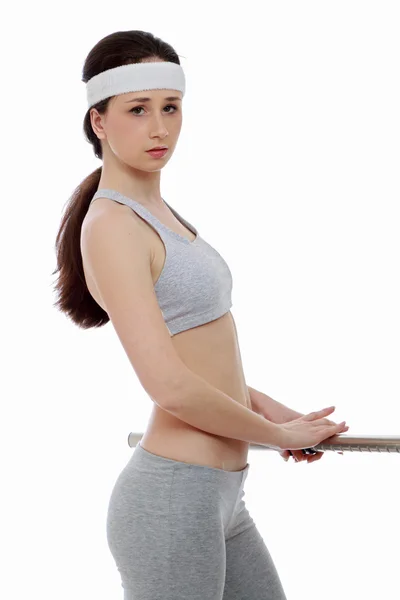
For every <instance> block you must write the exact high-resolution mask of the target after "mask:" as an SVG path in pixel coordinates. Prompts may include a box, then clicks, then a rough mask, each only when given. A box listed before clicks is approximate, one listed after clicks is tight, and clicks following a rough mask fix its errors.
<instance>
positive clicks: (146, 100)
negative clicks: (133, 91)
mask: <svg viewBox="0 0 400 600" xmlns="http://www.w3.org/2000/svg"><path fill="white" fill-rule="evenodd" d="M164 100H168V102H174V101H176V100H181V98H179V96H168V98H164ZM128 102H151V98H132V99H131V100H126V102H125V104H126V103H128Z"/></svg>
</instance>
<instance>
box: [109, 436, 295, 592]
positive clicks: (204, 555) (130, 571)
mask: <svg viewBox="0 0 400 600" xmlns="http://www.w3.org/2000/svg"><path fill="white" fill-rule="evenodd" d="M249 468H250V465H249V464H248V463H247V465H246V467H245V468H244V469H242V470H241V471H225V470H223V469H216V468H213V467H207V466H201V465H195V464H190V463H184V462H179V461H175V460H170V459H169V458H164V457H162V456H158V455H155V454H152V453H151V452H148V451H147V450H145V449H144V448H142V446H141V445H140V444H138V445H137V446H136V447H135V450H134V452H133V454H132V456H131V458H130V459H129V461H128V463H127V465H126V466H125V467H124V469H123V470H122V472H121V473H120V475H119V476H118V478H117V480H116V482H115V485H114V488H113V490H112V493H111V498H110V502H109V506H108V513H107V541H108V545H109V548H110V551H111V553H112V555H113V557H114V560H115V563H116V565H117V569H118V571H119V574H120V577H121V586H122V588H123V590H124V600H286V596H285V593H284V591H283V588H282V584H281V582H280V579H279V576H278V573H277V571H276V568H275V566H274V563H273V561H272V558H271V556H270V553H269V551H268V549H267V547H266V545H265V543H264V541H263V538H262V537H261V535H260V533H259V531H258V530H257V528H256V525H255V523H254V521H253V519H252V518H251V516H250V514H249V512H248V510H247V508H246V505H245V502H244V500H243V497H244V495H245V492H244V483H245V481H246V478H247V475H248V472H249Z"/></svg>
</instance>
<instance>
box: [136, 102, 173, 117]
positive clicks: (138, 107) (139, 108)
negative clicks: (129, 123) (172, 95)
mask: <svg viewBox="0 0 400 600" xmlns="http://www.w3.org/2000/svg"><path fill="white" fill-rule="evenodd" d="M165 108H174V109H175V110H174V111H173V112H176V111H177V110H178V107H177V106H175V105H174V104H168V106H166V107H165ZM141 109H143V110H144V106H135V108H132V109H131V110H130V111H129V112H131V113H134V114H135V115H139V113H137V112H134V111H135V110H141ZM167 114H173V113H171V111H168V113H167Z"/></svg>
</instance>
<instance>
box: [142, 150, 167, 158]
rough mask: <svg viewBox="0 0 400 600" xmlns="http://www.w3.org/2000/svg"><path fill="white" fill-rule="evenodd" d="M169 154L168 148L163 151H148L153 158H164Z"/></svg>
mask: <svg viewBox="0 0 400 600" xmlns="http://www.w3.org/2000/svg"><path fill="white" fill-rule="evenodd" d="M167 152H168V148H164V149H163V150H147V153H148V154H150V156H152V157H153V158H162V157H163V156H164V155H165V154H166V153H167Z"/></svg>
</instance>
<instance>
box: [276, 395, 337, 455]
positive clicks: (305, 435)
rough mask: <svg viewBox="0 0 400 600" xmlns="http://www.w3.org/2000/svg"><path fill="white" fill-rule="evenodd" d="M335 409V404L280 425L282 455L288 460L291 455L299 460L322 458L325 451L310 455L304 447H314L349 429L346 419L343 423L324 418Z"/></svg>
mask: <svg viewBox="0 0 400 600" xmlns="http://www.w3.org/2000/svg"><path fill="white" fill-rule="evenodd" d="M334 410H335V407H334V406H331V407H329V408H325V409H323V410H320V411H316V412H312V413H309V414H307V415H302V416H301V417H300V418H297V419H294V420H292V421H287V422H285V423H282V424H281V425H280V427H281V429H282V438H283V439H282V450H280V451H279V453H280V454H281V456H282V457H283V458H284V459H285V460H288V458H289V456H290V455H292V456H294V457H295V458H294V460H296V459H297V461H298V462H300V461H302V460H307V462H313V461H314V460H319V459H320V458H322V454H323V452H317V454H313V455H309V454H305V453H304V452H302V449H304V448H312V447H313V446H316V445H317V444H319V443H321V442H322V441H324V440H325V439H328V438H329V437H332V436H334V435H337V434H339V433H344V432H345V431H347V430H348V429H349V427H348V426H347V425H346V421H342V423H339V424H337V423H334V422H333V421H330V420H329V419H326V418H323V417H324V415H328V414H330V413H332V412H333V411H334Z"/></svg>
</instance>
